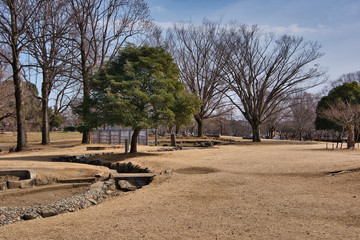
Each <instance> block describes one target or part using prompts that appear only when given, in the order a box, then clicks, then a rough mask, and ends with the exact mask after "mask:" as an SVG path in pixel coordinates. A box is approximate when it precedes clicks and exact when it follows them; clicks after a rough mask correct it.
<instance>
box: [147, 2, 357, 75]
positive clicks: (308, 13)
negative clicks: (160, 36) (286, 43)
mask: <svg viewBox="0 0 360 240" xmlns="http://www.w3.org/2000/svg"><path fill="white" fill-rule="evenodd" d="M148 4H149V7H150V9H151V16H152V18H153V19H154V21H156V22H157V23H158V24H159V25H160V26H163V27H167V26H171V25H172V23H174V22H179V21H185V22H188V21H191V22H192V23H195V24H199V23H201V22H202V19H204V18H207V19H211V20H219V19H222V22H224V23H229V22H230V21H234V20H236V21H237V22H239V23H244V24H257V25H258V26H260V27H261V28H263V29H266V30H268V31H271V32H275V33H278V34H284V33H287V34H291V35H299V36H303V37H304V38H305V40H312V41H318V42H319V43H321V45H322V51H323V52H324V53H325V56H323V57H322V58H321V59H319V61H318V62H319V63H320V64H321V65H322V66H324V67H327V69H328V75H329V80H335V79H337V78H338V77H340V76H341V75H342V74H345V73H350V72H355V71H360V1H359V0H336V1H335V0H312V1H311V0H297V1H292V0H288V1H286V0H217V1H216V0H192V1H191V0H149V1H148Z"/></svg>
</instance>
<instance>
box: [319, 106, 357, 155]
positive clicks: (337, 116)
mask: <svg viewBox="0 0 360 240" xmlns="http://www.w3.org/2000/svg"><path fill="white" fill-rule="evenodd" d="M319 115H320V116H321V117H323V118H326V119H328V120H330V121H332V122H334V123H336V124H337V125H339V126H341V127H342V128H343V130H346V131H347V133H348V139H347V148H353V147H354V146H355V136H354V131H355V128H356V127H357V126H359V124H360V104H352V103H350V102H347V101H346V102H343V101H337V102H334V103H332V104H329V105H328V108H326V109H323V110H322V111H320V113H319Z"/></svg>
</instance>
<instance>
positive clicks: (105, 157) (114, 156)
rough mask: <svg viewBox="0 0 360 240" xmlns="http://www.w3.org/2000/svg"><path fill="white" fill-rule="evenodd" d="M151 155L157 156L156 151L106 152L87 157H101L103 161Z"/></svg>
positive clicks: (91, 158) (93, 158) (94, 158)
mask: <svg viewBox="0 0 360 240" xmlns="http://www.w3.org/2000/svg"><path fill="white" fill-rule="evenodd" d="M152 156H159V154H157V153H142V152H138V153H115V154H106V155H101V156H91V157H89V159H90V160H96V159H101V160H102V161H104V162H110V163H114V162H123V161H126V160H128V159H132V158H137V157H152Z"/></svg>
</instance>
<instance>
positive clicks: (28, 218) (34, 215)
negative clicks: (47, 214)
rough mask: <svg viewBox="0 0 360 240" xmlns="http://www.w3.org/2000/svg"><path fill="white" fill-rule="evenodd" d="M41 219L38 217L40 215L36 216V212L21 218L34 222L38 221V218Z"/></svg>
mask: <svg viewBox="0 0 360 240" xmlns="http://www.w3.org/2000/svg"><path fill="white" fill-rule="evenodd" d="M39 217H40V215H38V214H36V213H34V212H31V213H25V214H24V215H23V216H22V217H21V219H22V220H25V221H27V220H33V219H36V218H39Z"/></svg>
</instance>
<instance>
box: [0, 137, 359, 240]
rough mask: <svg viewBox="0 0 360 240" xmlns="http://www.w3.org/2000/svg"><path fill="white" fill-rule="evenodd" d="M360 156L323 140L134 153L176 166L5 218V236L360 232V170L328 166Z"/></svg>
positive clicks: (146, 161)
mask: <svg viewBox="0 0 360 240" xmlns="http://www.w3.org/2000/svg"><path fill="white" fill-rule="evenodd" d="M140 150H141V149H140ZM144 151H145V150H144ZM359 156H360V151H359V150H355V151H347V150H342V151H340V150H339V151H331V150H327V151H326V150H324V144H323V143H322V144H301V145H300V144H299V145H298V144H288V145H287V144H281V145H274V144H260V145H252V144H250V145H230V146H220V147H215V148H212V149H196V150H183V151H176V152H161V153H159V154H156V155H153V156H143V157H139V158H133V159H131V161H132V162H133V163H136V164H140V165H143V166H147V167H149V168H150V169H152V170H154V171H155V172H157V173H160V172H162V171H164V170H167V169H173V173H172V174H168V175H167V174H165V175H158V176H157V177H156V178H155V180H154V181H153V183H151V184H150V185H148V186H145V187H144V188H143V189H140V190H137V191H135V192H131V193H128V194H126V195H124V196H120V197H117V198H114V199H112V200H110V201H108V202H105V203H102V204H100V205H97V206H94V207H91V208H88V209H85V210H81V211H78V212H74V213H67V214H62V215H58V216H54V217H50V218H45V219H36V220H32V221H26V222H19V223H16V224H12V225H7V226H4V227H0V239H359V237H360V173H359V172H353V173H346V174H339V175H335V176H328V174H327V173H328V172H330V171H336V170H346V169H352V168H359V167H360V157H359ZM20 158H21V157H19V159H18V160H19V161H20ZM1 162H2V160H1V161H0V167H1ZM20 162H21V161H20Z"/></svg>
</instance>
